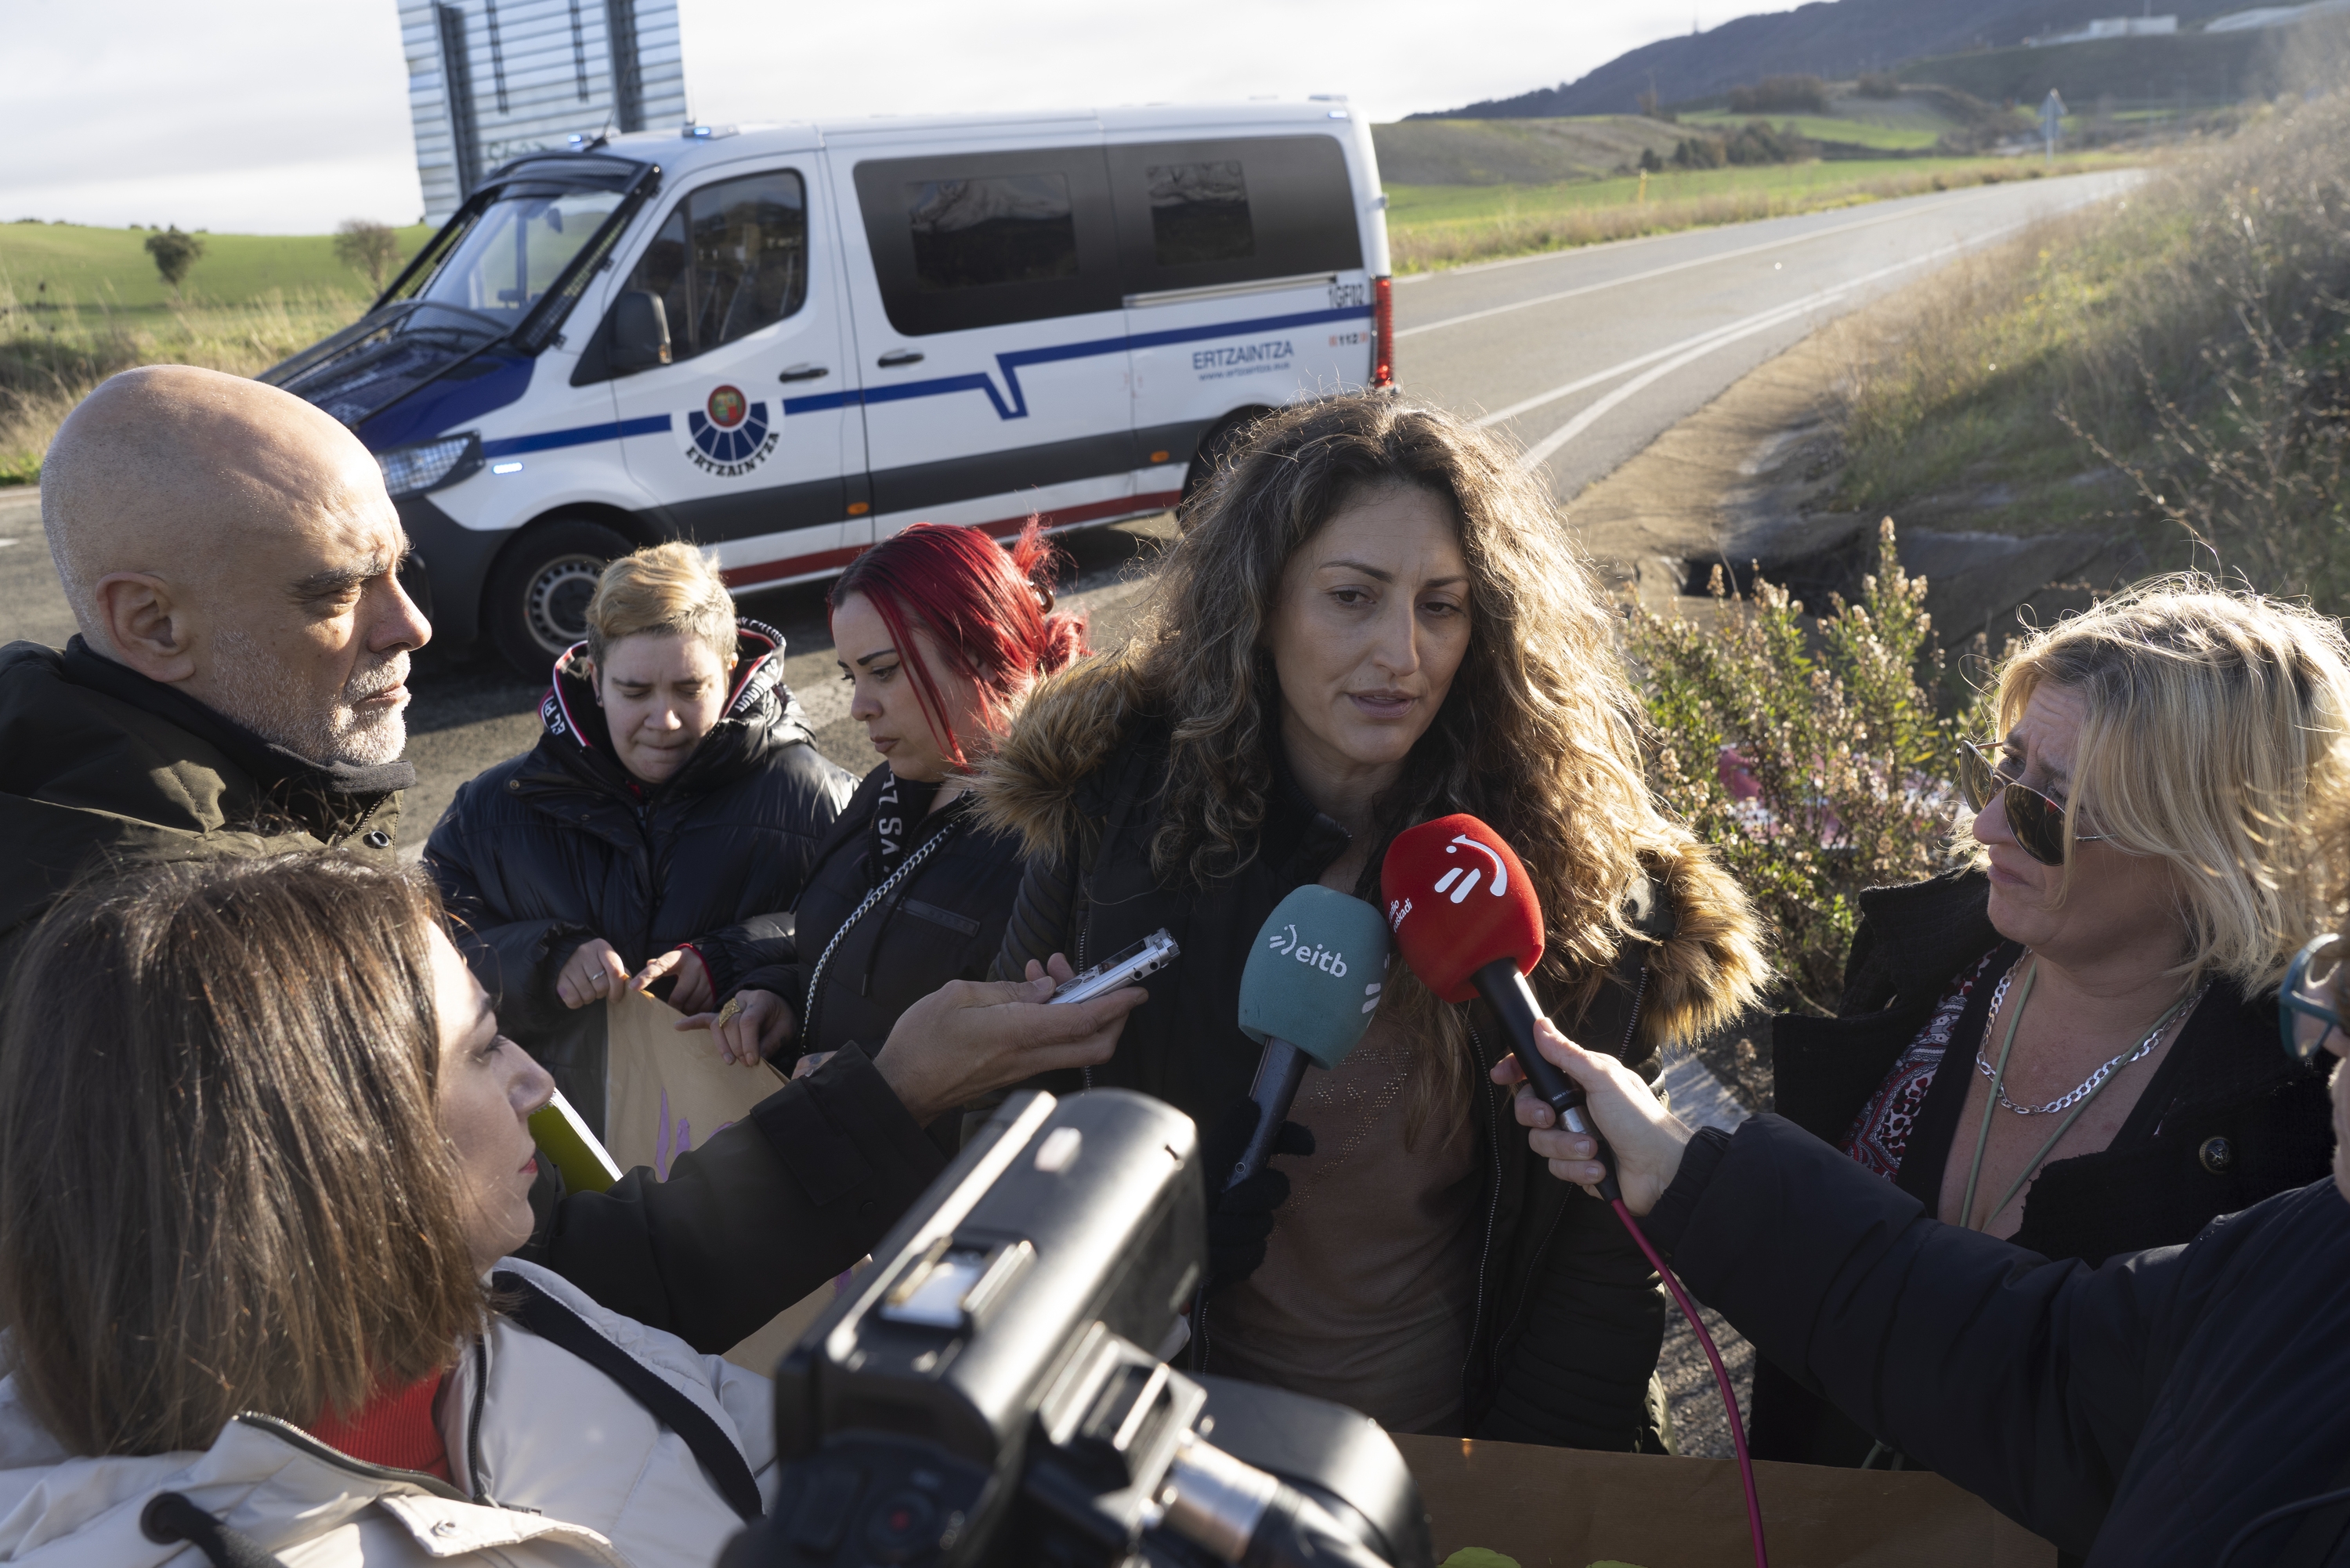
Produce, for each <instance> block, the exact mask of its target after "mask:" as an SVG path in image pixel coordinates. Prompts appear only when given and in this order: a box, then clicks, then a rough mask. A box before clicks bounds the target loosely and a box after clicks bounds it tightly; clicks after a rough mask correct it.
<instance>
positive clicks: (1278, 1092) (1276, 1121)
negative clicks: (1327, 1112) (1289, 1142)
mask: <svg viewBox="0 0 2350 1568" xmlns="http://www.w3.org/2000/svg"><path fill="white" fill-rule="evenodd" d="M1309 1060H1310V1058H1309V1057H1308V1056H1307V1055H1306V1054H1305V1052H1303V1051H1300V1050H1299V1049H1298V1048H1297V1047H1296V1046H1295V1045H1292V1044H1290V1043H1289V1042H1288V1041H1286V1040H1268V1041H1266V1042H1265V1043H1264V1054H1263V1055H1262V1056H1260V1057H1258V1058H1257V1059H1256V1082H1255V1083H1253V1084H1251V1085H1249V1098H1250V1099H1252V1100H1254V1101H1255V1102H1256V1106H1257V1118H1256V1131H1254V1132H1253V1133H1251V1134H1250V1135H1249V1140H1248V1147H1246V1148H1244V1149H1243V1150H1242V1151H1241V1158H1240V1160H1239V1162H1238V1163H1237V1164H1235V1165H1234V1166H1233V1167H1232V1174H1231V1175H1230V1176H1228V1177H1226V1178H1225V1179H1224V1188H1223V1189H1224V1190H1225V1191H1226V1192H1230V1191H1231V1190H1232V1189H1233V1188H1235V1187H1238V1186H1239V1185H1240V1184H1241V1183H1242V1182H1243V1181H1246V1180H1247V1179H1249V1178H1250V1177H1252V1176H1254V1175H1255V1174H1256V1173H1257V1172H1258V1171H1260V1170H1263V1168H1264V1162H1265V1161H1266V1160H1268V1159H1271V1158H1273V1140H1274V1138H1276V1137H1280V1136H1281V1124H1282V1123H1283V1122H1285V1121H1287V1120H1288V1119H1289V1105H1290V1102H1291V1101H1293V1100H1295V1099H1296V1098H1297V1085H1300V1084H1302V1083H1304V1082H1305V1064H1306V1063H1307V1062H1308V1061H1309Z"/></svg>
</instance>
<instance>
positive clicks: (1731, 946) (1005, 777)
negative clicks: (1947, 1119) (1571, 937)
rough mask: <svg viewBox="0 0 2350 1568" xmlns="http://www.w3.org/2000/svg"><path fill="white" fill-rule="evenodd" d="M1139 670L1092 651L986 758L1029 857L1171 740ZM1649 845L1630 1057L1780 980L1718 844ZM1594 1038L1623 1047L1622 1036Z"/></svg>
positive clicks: (1637, 929)
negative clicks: (1146, 749)
mask: <svg viewBox="0 0 2350 1568" xmlns="http://www.w3.org/2000/svg"><path fill="white" fill-rule="evenodd" d="M1161 733H1163V724H1162V723H1161V722H1159V721H1157V720H1156V719H1154V718H1153V717H1152V716H1151V715H1149V713H1148V712H1147V711H1146V710H1145V708H1144V705H1143V702H1142V700H1141V696H1140V692H1139V687H1138V684H1137V682H1136V680H1135V676H1134V672H1133V670H1132V667H1131V666H1130V665H1128V664H1126V663H1124V662H1123V661H1121V660H1120V659H1118V658H1117V657H1116V656H1111V657H1108V658H1104V659H1086V660H1082V661H1080V662H1079V663H1077V664H1076V665H1075V666H1074V667H1072V668H1071V669H1069V670H1066V671H1064V672H1062V673H1061V674H1059V675H1057V676H1055V677H1054V678H1053V679H1052V680H1049V681H1046V682H1045V683H1044V684H1043V685H1041V686H1039V687H1038V688H1037V689H1036V691H1035V692H1034V693H1033V694H1032V695H1031V696H1030V697H1029V699H1028V701H1027V704H1026V705H1025V707H1024V708H1023V710H1022V711H1021V713H1020V717H1019V719H1018V721H1017V722H1015V723H1014V726H1013V728H1012V732H1011V733H1010V734H1008V735H1007V736H1005V737H1004V739H1003V742H1002V743H1001V744H1000V745H999V746H998V747H997V748H996V750H995V753H994V754H993V756H991V757H990V758H989V759H988V760H987V761H986V763H984V764H983V766H982V768H981V770H980V772H979V774H978V777H977V780H976V789H977V794H978V796H979V801H980V815H981V820H982V821H983V822H985V823H986V824H988V825H989V826H993V827H995V828H997V829H1000V830H1003V831H1007V832H1012V833H1016V834H1018V835H1019V836H1020V838H1021V841H1022V846H1023V849H1024V853H1025V854H1027V855H1029V856H1032V857H1035V856H1055V855H1060V854H1064V853H1066V852H1067V851H1068V850H1069V849H1070V848H1071V847H1072V846H1079V847H1080V848H1081V851H1082V848H1083V846H1089V845H1090V843H1091V841H1092V840H1093V839H1094V838H1095V837H1096V836H1097V835H1098V834H1099V832H1100V831H1101V826H1102V823H1103V820H1104V819H1105V818H1106V817H1107V815H1109V814H1110V812H1111V810H1112V809H1113V808H1114V806H1115V805H1116V802H1115V801H1114V800H1113V799H1112V794H1113V792H1114V790H1115V788H1116V786H1115V785H1114V784H1113V783H1112V782H1111V781H1112V775H1113V774H1114V773H1116V772H1118V771H1119V770H1115V769H1113V768H1112V767H1111V766H1110V764H1111V763H1113V762H1114V761H1116V760H1118V758H1119V757H1120V755H1121V753H1123V752H1124V751H1125V750H1126V749H1127V748H1128V746H1129V745H1137V746H1139V745H1150V744H1157V743H1160V742H1159V736H1160V734H1161ZM1650 841H1651V848H1650V849H1649V850H1648V851H1647V852H1645V853H1644V854H1643V857H1642V858H1643V861H1644V862H1645V863H1646V864H1647V866H1648V870H1649V877H1650V880H1649V883H1648V886H1647V887H1646V888H1629V889H1627V891H1626V911H1625V926H1626V930H1627V937H1626V940H1627V942H1633V943H1638V944H1641V945H1642V946H1644V947H1645V948H1646V949H1647V952H1646V954H1645V957H1646V959H1647V981H1646V993H1645V997H1644V999H1643V1002H1642V1005H1641V1008H1640V1014H1639V1023H1638V1031H1637V1033H1636V1034H1635V1036H1634V1040H1633V1048H1632V1049H1631V1050H1629V1051H1627V1052H1626V1055H1627V1058H1628V1059H1630V1060H1634V1061H1638V1060H1641V1059H1645V1058H1646V1057H1648V1055H1649V1054H1651V1053H1652V1052H1653V1051H1655V1050H1657V1049H1659V1048H1661V1047H1662V1046H1664V1045H1665V1044H1669V1043H1670V1042H1673V1041H1677V1040H1679V1041H1686V1040H1691V1039H1695V1038H1697V1037H1699V1036H1701V1035H1703V1034H1705V1033H1709V1032H1711V1031H1712V1030H1714V1029H1717V1028H1720V1027H1721V1026H1722V1025H1724V1024H1726V1023H1730V1022H1731V1021H1732V1020H1733V1019H1735V1018H1737V1017H1738V1016H1740V1015H1741V1014H1742V1013H1743V1012H1747V1011H1748V1010H1749V1009H1751V1008H1752V1007H1753V1006H1754V1005H1755V1004H1756V1003H1757V1002H1759V1001H1760V1000H1761V998H1762V995H1763V989H1764V987H1765V985H1766V984H1767V981H1768V979H1769V972H1770V971H1769V965H1768V963H1767V962H1766V961H1765V960H1764V957H1763V945H1762V933H1761V929H1760V922H1759V921H1758V919H1756V917H1755V915H1754V912H1753V910H1752V907H1751V906H1750V905H1749V904H1748V902H1747V899H1746V896H1745V894H1744V893H1743V892H1742V890H1741V889H1740V888H1739V887H1738V885H1737V883H1736V882H1734V881H1733V880H1731V877H1730V875H1729V873H1728V872H1726V871H1724V870H1723V869H1722V867H1721V863H1720V861H1719V860H1717V859H1716V858H1715V857H1714V855H1713V854H1712V852H1711V850H1709V849H1708V848H1706V846H1704V845H1702V844H1700V843H1699V842H1698V840H1697V839H1696V838H1695V836H1692V835H1691V834H1690V833H1689V832H1688V831H1687V830H1686V829H1685V828H1682V827H1681V826H1679V824H1676V823H1671V822H1669V821H1666V820H1664V819H1663V818H1662V817H1661V816H1660V817H1659V821H1658V822H1657V824H1656V826H1655V830H1654V832H1653V833H1652V834H1651V836H1650ZM1592 1044H1599V1045H1606V1046H1609V1047H1613V1046H1614V1045H1615V1044H1617V1042H1615V1041H1596V1040H1595V1041H1593V1042H1592Z"/></svg>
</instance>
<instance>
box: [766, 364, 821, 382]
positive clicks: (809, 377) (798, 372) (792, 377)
mask: <svg viewBox="0 0 2350 1568" xmlns="http://www.w3.org/2000/svg"><path fill="white" fill-rule="evenodd" d="M831 374H832V367H831V366H829V365H786V366H785V367H784V373H783V374H782V375H780V376H777V377H776V378H775V379H776V380H778V381H815V380H821V379H823V378H825V377H827V376H829V375H831Z"/></svg>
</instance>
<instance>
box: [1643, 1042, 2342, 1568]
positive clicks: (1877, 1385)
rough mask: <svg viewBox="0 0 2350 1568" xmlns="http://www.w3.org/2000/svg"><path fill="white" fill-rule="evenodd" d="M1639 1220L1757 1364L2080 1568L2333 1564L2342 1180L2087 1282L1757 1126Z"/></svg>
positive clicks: (2132, 1255) (1838, 1159) (1724, 1145)
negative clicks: (2329, 1498) (1786, 1374)
mask: <svg viewBox="0 0 2350 1568" xmlns="http://www.w3.org/2000/svg"><path fill="white" fill-rule="evenodd" d="M2273 1048H2274V1047H2273V1046H2272V1049H2273ZM2278 1057H2279V1060H2282V1053H2281V1052H2280V1053H2278ZM1648 1235H1649V1237H1650V1239H1651V1240H1653V1241H1655V1242H1656V1243H1657V1245H1658V1246H1659V1248H1660V1249H1662V1250H1663V1251H1666V1252H1669V1254H1671V1257H1672V1262H1673V1267H1674V1269H1675V1271H1676V1272H1679V1274H1680V1276H1681V1278H1682V1279H1684V1280H1685V1281H1687V1282H1688V1283H1689V1288H1690V1292H1691V1293H1693V1294H1695V1295H1696V1297H1697V1298H1698V1299H1699V1300H1700V1301H1701V1302H1704V1303H1706V1304H1707V1305H1709V1306H1711V1307H1714V1308H1715V1309H1717V1310H1718V1311H1720V1312H1721V1315H1722V1316H1724V1317H1726V1318H1728V1319H1729V1320H1730V1321H1731V1324H1733V1325H1734V1326H1736V1328H1737V1329H1738V1330H1739V1332H1740V1333H1742V1334H1745V1335H1746V1336H1747V1337H1748V1338H1749V1339H1751V1340H1752V1341H1753V1342H1754V1345H1755V1346H1756V1348H1757V1349H1759V1350H1760V1351H1762V1353H1763V1355H1768V1356H1770V1357H1771V1358H1772V1359H1773V1360H1774V1361H1777V1362H1778V1363H1779V1364H1780V1365H1781V1366H1786V1367H1788V1368H1790V1369H1792V1370H1793V1371H1794V1373H1795V1374H1796V1375H1797V1376H1800V1377H1802V1378H1803V1379H1804V1382H1805V1383H1806V1384H1807V1385H1808V1386H1812V1387H1814V1388H1817V1389H1819V1390H1821V1391H1822V1392H1823V1393H1824V1394H1825V1396H1826V1397H1828V1398H1829V1399H1831V1400H1833V1401H1834V1402H1835V1404H1836V1406H1837V1407H1840V1408H1842V1409H1844V1410H1847V1411H1849V1412H1851V1413H1852V1414H1853V1415H1854V1416H1856V1417H1859V1419H1860V1420H1861V1422H1862V1423H1863V1424H1864V1425H1865V1426H1866V1428H1867V1429H1868V1430H1870V1431H1873V1432H1876V1433H1877V1434H1879V1435H1881V1436H1882V1437H1883V1438H1885V1440H1886V1441H1887V1442H1888V1443H1890V1444H1892V1445H1893V1446H1895V1447H1896V1448H1898V1449H1900V1450H1901V1451H1902V1452H1904V1453H1908V1454H1912V1455H1915V1456H1916V1457H1917V1458H1918V1459H1920V1460H1922V1461H1923V1462H1924V1463H1926V1464H1928V1465H1930V1466H1931V1467H1933V1469H1936V1470H1937V1471H1939V1472H1940V1473H1941V1474H1942V1475H1944V1476H1947V1477H1949V1478H1950V1480H1953V1481H1955V1482H1957V1483H1958V1484H1959V1485H1960V1486H1962V1487H1964V1488H1966V1489H1967V1490H1969V1491H1971V1492H1973V1493H1975V1494H1976V1495H1977V1496H1979V1497H1981V1498H1982V1499H1983V1500H1984V1501H1987V1502H1989V1503H1990V1504H1991V1506H1992V1507H1993V1508H1996V1509H1998V1510H1999V1511H2001V1512H2002V1513H2005V1514H2006V1515H2008V1516H2009V1517H2010V1518H2012V1519H2014V1520H2016V1521H2019V1522H2021V1523H2022V1524H2023V1525H2024V1526H2025V1527H2026V1528H2028V1529H2031V1530H2034V1531H2037V1532H2039V1533H2040V1534H2042V1535H2043V1536H2045V1537H2047V1538H2048V1539H2049V1540H2051V1541H2053V1542H2055V1543H2056V1544H2057V1545H2058V1546H2059V1547H2060V1548H2062V1549H2064V1551H2067V1552H2085V1553H2086V1555H2087V1559H2088V1563H2089V1568H2266V1565H2269V1564H2286V1563H2293V1564H2303V1565H2307V1564H2317V1563H2343V1562H2345V1553H2344V1551H2343V1547H2342V1542H2343V1535H2344V1529H2345V1513H2350V1500H2341V1499H2337V1500H2335V1501H2334V1503H2333V1505H2332V1506H2329V1507H2320V1508H2315V1509H2312V1508H2307V1507H2301V1506H2297V1505H2302V1504H2305V1503H2307V1502H2309V1501H2313V1500H2314V1499H2318V1498H2323V1497H2324V1496H2326V1495H2327V1494H2329V1493H2332V1492H2334V1491H2335V1490H2337V1489H2339V1488H2342V1487H2345V1486H2350V1467H2345V1464H2344V1462H2343V1459H2344V1456H2345V1454H2350V1400H2345V1399H2344V1398H2343V1397H2342V1391H2343V1389H2344V1388H2345V1386H2350V1204H2345V1203H2344V1202H2343V1199H2342V1194H2341V1192H2340V1191H2339V1189H2336V1187H2335V1186H2334V1182H2333V1181H2331V1180H2325V1181H2319V1182H2314V1183H2312V1184H2311V1185H2310V1186H2307V1187H2303V1188H2299V1189H2294V1190H2293V1191H2290V1192H2283V1193H2279V1194H2278V1195H2277V1196H2275V1197H2273V1198H2271V1199H2268V1200H2267V1201H2265V1202H2263V1203H2260V1204H2256V1205H2254V1206H2253V1207H2252V1208H2251V1209H2249V1210H2244V1211H2243V1212H2241V1213H2239V1214H2232V1215H2230V1216H2228V1217H2227V1218H2225V1219H2222V1220H2215V1221H2213V1222H2212V1223H2211V1224H2210V1225H2209V1226H2206V1227H2205V1228H2204V1229H2203V1231H2202V1232H2201V1233H2200V1234H2199V1235H2198V1236H2197V1237H2196V1238H2195V1239H2194V1241H2191V1242H2189V1244H2188V1245H2186V1246H2184V1247H2162V1248H2158V1249H2156V1250H2154V1251H2145V1252H2127V1253H2123V1254H2120V1255H2118V1256H2116V1257H2114V1258H2112V1259H2109V1260H2108V1261H2107V1262H2106V1263H2105V1265H2104V1266H2103V1267H2101V1268H2096V1269H2092V1268H2090V1267H2089V1266H2088V1265H2087V1264H2086V1263H2083V1262H2077V1261H2074V1262H2050V1261H2049V1260H2047V1259H2045V1258H2043V1257H2041V1256H2040V1255H2039V1254H2038V1253H2035V1252H2033V1251H2030V1250H2029V1249H2028V1248H2023V1247H2019V1246H2016V1245H2015V1244H2014V1243H2013V1242H2012V1241H1998V1240H1995V1239H1993V1238H1991V1237H1989V1236H1985V1235H1983V1234H1981V1232H1980V1231H1968V1230H1964V1229H1961V1228H1960V1227H1959V1226H1956V1225H1944V1224H1940V1223H1939V1222H1938V1221H1936V1220H1933V1219H1932V1218H1930V1217H1929V1215H1928V1214H1927V1213H1926V1211H1925V1210H1924V1209H1923V1208H1922V1207H1921V1206H1920V1205H1919V1203H1918V1200H1917V1199H1915V1198H1913V1197H1911V1196H1910V1195H1909V1194H1908V1193H1907V1192H1904V1191H1902V1190H1901V1189H1898V1188H1897V1187H1895V1186H1894V1185H1893V1184H1892V1183H1890V1182H1887V1181H1880V1180H1878V1179H1877V1178H1875V1177H1873V1176H1871V1175H1869V1174H1868V1173H1867V1172H1866V1171H1865V1170H1863V1169H1861V1168H1859V1167H1858V1166H1856V1165H1855V1164H1854V1163H1853V1162H1852V1161H1851V1160H1849V1159H1846V1158H1844V1157H1843V1156H1842V1155H1840V1154H1838V1153H1837V1152H1836V1151H1835V1149H1833V1148H1830V1147H1827V1146H1826V1145H1825V1144H1823V1143H1821V1142H1819V1141H1818V1140H1817V1139H1815V1138H1814V1137H1810V1136H1808V1135H1807V1134H1805V1133H1804V1132H1803V1131H1801V1130H1800V1129H1799V1128H1797V1127H1793V1126H1791V1125H1790V1124H1789V1123H1787V1122H1786V1121H1784V1120H1783V1119H1782V1118H1780V1117H1778V1116H1756V1117H1755V1118H1753V1119H1752V1121H1749V1122H1747V1123H1746V1124H1745V1125H1744V1126H1742V1127H1740V1128H1739V1129H1738V1132H1737V1135H1736V1136H1735V1137H1723V1136H1722V1135H1721V1133H1719V1132H1714V1131H1706V1132H1701V1133H1700V1134H1698V1136H1697V1137H1696V1139H1695V1141H1693V1142H1691V1143H1690V1146H1689V1147H1688V1149H1687V1150H1686V1151H1685V1152H1684V1153H1683V1155H1682V1157H1681V1166H1680V1172H1679V1175H1678V1176H1677V1177H1676V1178H1675V1179H1674V1180H1673V1184H1672V1186H1671V1187H1670V1188H1669V1189H1667V1190H1666V1192H1665V1194H1664V1196H1663V1198H1662V1199H1659V1202H1658V1204H1657V1207H1656V1209H1655V1210H1654V1211H1653V1212H1651V1213H1650V1214H1649V1216H1648ZM1765 1507H1766V1510H1767V1507H1768V1505H1767V1504H1766V1505H1765ZM2272 1510H2282V1511H2283V1512H2282V1517H2280V1518H2279V1519H2278V1520H2277V1521H2276V1522H2274V1523H2273V1524H2271V1525H2266V1526H2260V1527H2257V1528H2255V1527H2254V1521H2256V1520H2258V1519H2260V1518H2261V1517H2262V1516H2263V1515H2265V1514H2267V1513H2269V1512H2270V1511H2272ZM2239 1532H2243V1533H2244V1538H2243V1539H2242V1540H2241V1543H2240V1544H2239V1545H2238V1547H2237V1550H2236V1552H2235V1553H2234V1555H2232V1556H2228V1557H2225V1558H2223V1557H2222V1552H2223V1551H2224V1550H2225V1549H2226V1547H2227V1546H2228V1544H2229V1542H2230V1541H2232V1540H2235V1539H2236V1538H2237V1537H2238V1535H2239Z"/></svg>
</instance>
